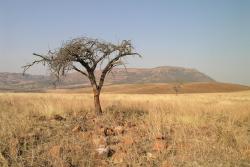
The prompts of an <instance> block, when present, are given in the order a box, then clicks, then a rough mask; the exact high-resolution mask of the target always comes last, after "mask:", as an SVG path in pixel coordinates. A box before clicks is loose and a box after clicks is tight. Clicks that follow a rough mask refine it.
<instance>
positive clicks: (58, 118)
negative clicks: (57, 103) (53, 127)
mask: <svg viewBox="0 0 250 167" xmlns="http://www.w3.org/2000/svg"><path fill="white" fill-rule="evenodd" d="M53 118H54V120H56V121H65V120H66V118H64V117H62V116H61V115H58V114H56V115H54V117H53Z"/></svg>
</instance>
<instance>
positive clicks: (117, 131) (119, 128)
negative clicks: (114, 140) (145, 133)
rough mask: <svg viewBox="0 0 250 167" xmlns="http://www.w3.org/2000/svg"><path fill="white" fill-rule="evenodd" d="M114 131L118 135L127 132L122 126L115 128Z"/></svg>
mask: <svg viewBox="0 0 250 167" xmlns="http://www.w3.org/2000/svg"><path fill="white" fill-rule="evenodd" d="M114 131H115V134H116V135H119V134H123V133H124V132H125V130H124V127H122V126H117V127H115V128H114Z"/></svg>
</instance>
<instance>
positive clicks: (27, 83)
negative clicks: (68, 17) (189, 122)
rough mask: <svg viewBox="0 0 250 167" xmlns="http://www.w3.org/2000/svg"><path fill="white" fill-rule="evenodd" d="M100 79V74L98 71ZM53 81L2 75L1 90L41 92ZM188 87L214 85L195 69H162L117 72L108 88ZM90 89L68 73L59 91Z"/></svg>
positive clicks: (73, 74)
mask: <svg viewBox="0 0 250 167" xmlns="http://www.w3.org/2000/svg"><path fill="white" fill-rule="evenodd" d="M97 75H100V71H97ZM53 80H54V79H53V78H52V77H51V76H43V75H30V74H26V75H22V73H8V72H3V73H0V90H26V91H29V90H31V91H32V90H40V89H48V88H53V87H54V85H53ZM173 82H178V83H189V82H215V81H214V80H213V79H212V78H210V77H209V76H207V75H205V74H203V73H201V72H199V71H198V70H196V69H191V68H183V67H171V66H161V67H155V68H127V69H124V68H114V69H113V71H112V73H110V74H109V75H108V76H107V78H106V80H105V84H135V83H173ZM83 85H89V81H88V79H86V78H85V77H84V76H82V75H81V74H79V73H76V72H73V73H69V74H68V75H67V76H66V77H64V78H62V80H61V81H60V83H59V84H58V85H57V87H69V88H71V87H77V86H83Z"/></svg>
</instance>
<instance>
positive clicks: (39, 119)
mask: <svg viewBox="0 0 250 167" xmlns="http://www.w3.org/2000/svg"><path fill="white" fill-rule="evenodd" d="M38 121H46V116H40V117H39V118H38Z"/></svg>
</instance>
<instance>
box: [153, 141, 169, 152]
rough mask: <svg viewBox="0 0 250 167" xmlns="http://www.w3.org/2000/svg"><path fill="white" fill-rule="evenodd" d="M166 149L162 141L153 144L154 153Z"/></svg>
mask: <svg viewBox="0 0 250 167" xmlns="http://www.w3.org/2000/svg"><path fill="white" fill-rule="evenodd" d="M166 148H167V145H166V143H165V142H164V141H162V140H156V141H155V142H154V144H153V150H154V151H160V152H161V151H163V150H164V149H166Z"/></svg>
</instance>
